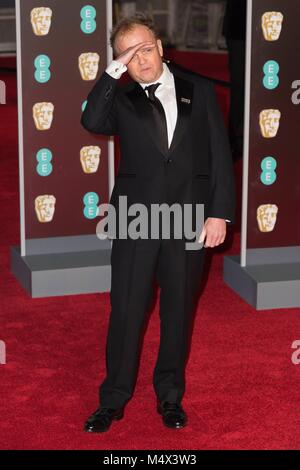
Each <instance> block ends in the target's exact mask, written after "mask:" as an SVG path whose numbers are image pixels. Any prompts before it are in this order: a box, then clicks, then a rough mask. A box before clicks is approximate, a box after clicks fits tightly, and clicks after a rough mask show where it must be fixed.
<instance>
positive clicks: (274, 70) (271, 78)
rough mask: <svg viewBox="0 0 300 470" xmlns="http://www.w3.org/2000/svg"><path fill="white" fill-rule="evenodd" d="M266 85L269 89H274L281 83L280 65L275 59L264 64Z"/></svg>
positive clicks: (264, 81) (264, 82)
mask: <svg viewBox="0 0 300 470" xmlns="http://www.w3.org/2000/svg"><path fill="white" fill-rule="evenodd" d="M263 70H264V74H265V76H264V79H263V84H264V87H265V88H267V89H268V90H274V89H275V88H277V87H278V85H279V77H278V73H279V65H278V63H277V62H276V61H275V60H268V62H266V63H265V65H264V69H263Z"/></svg>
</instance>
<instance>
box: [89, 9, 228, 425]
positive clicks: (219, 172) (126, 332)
mask: <svg viewBox="0 0 300 470" xmlns="http://www.w3.org/2000/svg"><path fill="white" fill-rule="evenodd" d="M111 44H112V47H113V49H114V53H115V57H116V59H115V60H114V61H113V62H112V63H111V64H110V65H109V66H108V68H107V69H106V71H105V72H104V73H103V74H102V76H101V77H100V79H99V80H98V82H97V83H96V84H95V86H94V88H93V89H92V91H91V92H90V94H89V96H88V103H87V106H86V108H85V111H84V112H83V115H82V119H81V122H82V125H83V126H84V127H85V128H86V129H87V130H89V131H90V132H95V133H99V134H105V135H119V138H120V147H121V159H120V167H119V172H118V175H117V177H116V182H115V186H114V189H113V192H112V195H111V199H110V203H111V204H113V205H114V207H117V206H118V199H119V196H127V198H128V205H129V204H135V203H142V204H144V205H145V206H146V207H147V208H149V209H150V208H151V206H152V205H153V204H163V203H165V204H168V205H169V206H171V205H172V204H174V203H178V204H180V205H181V206H182V207H183V206H184V204H191V205H193V207H195V205H196V204H204V214H205V222H204V225H203V227H202V231H201V236H200V238H199V239H197V240H196V242H198V243H200V244H201V243H202V244H204V247H203V248H202V249H199V250H187V249H186V240H185V237H184V236H183V237H182V238H179V239H178V238H176V237H175V236H173V237H172V236H170V238H169V239H168V238H164V237H162V236H161V234H160V236H159V237H158V238H156V239H155V238H148V239H144V238H138V239H132V238H127V239H121V238H118V237H117V238H115V239H114V240H113V246H112V253H111V268H112V281H111V293H110V299H111V313H110V320H109V329H108V336H107V344H106V377H105V380H104V381H103V382H102V384H101V386H100V407H99V408H98V409H97V410H96V411H95V412H94V413H93V414H92V415H91V416H90V417H89V418H88V420H87V421H86V423H85V428H84V429H85V431H87V432H104V431H107V430H108V429H109V427H110V425H111V423H112V421H113V420H119V419H121V418H122V417H123V414H124V408H125V405H126V403H127V402H128V400H129V399H130V398H131V397H132V394H133V390H134V386H135V381H136V376H137V369H138V360H139V352H140V339H141V332H142V327H143V322H144V318H145V313H146V312H147V309H148V307H149V303H150V301H151V297H152V293H153V292H152V290H153V281H154V279H155V277H156V280H157V282H158V284H159V286H160V288H161V290H160V346H159V352H158V357H157V361H156V365H155V368H154V373H153V387H154V391H155V394H156V398H157V412H158V413H159V414H160V415H162V420H163V423H164V425H165V426H167V427H170V428H174V429H178V428H181V427H183V426H185V425H186V424H187V414H186V412H185V411H184V409H183V407H182V404H181V402H182V398H183V394H184V391H185V374H184V371H185V363H186V359H187V355H188V343H189V341H188V340H189V337H190V331H191V324H192V313H193V312H194V311H195V307H196V302H197V296H198V291H199V284H200V280H201V276H202V271H203V263H204V254H205V250H206V249H207V247H215V246H218V245H220V244H221V243H223V242H224V239H225V236H226V220H227V221H231V222H232V221H233V219H234V211H235V207H234V204H235V202H234V180H233V171H232V159H231V155H230V148H229V144H228V141H227V137H226V131H225V129H224V125H223V122H222V116H221V113H220V111H219V108H218V106H217V104H216V100H215V96H214V90H213V86H212V85H211V83H210V82H209V81H207V80H205V79H202V78H200V77H199V76H198V75H197V74H193V73H190V72H187V71H183V70H182V69H179V68H176V67H175V66H171V65H167V64H166V63H164V62H163V59H162V57H163V48H162V43H161V41H160V40H159V39H158V37H157V34H156V32H155V30H154V27H153V24H152V22H151V21H150V20H149V19H148V18H146V17H145V16H143V15H136V16H134V17H131V18H127V19H123V20H121V22H120V23H119V24H118V25H117V26H116V27H115V28H114V30H113V32H112V35H111ZM126 70H127V71H128V73H129V75H130V77H131V79H132V81H131V82H130V83H129V84H126V85H125V86H119V82H118V79H119V78H120V77H121V75H122V73H123V72H125V71H126ZM171 232H172V231H171ZM141 406H143V405H141Z"/></svg>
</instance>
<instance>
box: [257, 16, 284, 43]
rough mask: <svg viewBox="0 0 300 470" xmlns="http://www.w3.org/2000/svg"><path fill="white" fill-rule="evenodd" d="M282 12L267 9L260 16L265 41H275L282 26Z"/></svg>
mask: <svg viewBox="0 0 300 470" xmlns="http://www.w3.org/2000/svg"><path fill="white" fill-rule="evenodd" d="M282 21H283V14H282V13H280V11H267V12H266V13H264V14H263V16H262V18H261V24H262V29H263V33H264V38H265V40H266V41H277V40H278V39H279V37H280V33H281V28H282Z"/></svg>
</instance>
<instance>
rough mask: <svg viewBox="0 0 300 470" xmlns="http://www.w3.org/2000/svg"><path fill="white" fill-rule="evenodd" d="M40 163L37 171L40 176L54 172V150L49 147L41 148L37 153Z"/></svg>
mask: <svg viewBox="0 0 300 470" xmlns="http://www.w3.org/2000/svg"><path fill="white" fill-rule="evenodd" d="M36 159H37V162H38V165H37V167H36V171H37V172H38V174H39V175H40V176H49V175H50V174H51V173H52V170H53V167H52V163H51V160H52V152H51V151H50V150H49V149H40V150H39V151H38V153H37V154H36Z"/></svg>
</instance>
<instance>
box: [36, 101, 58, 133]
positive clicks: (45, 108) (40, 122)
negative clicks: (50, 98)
mask: <svg viewBox="0 0 300 470" xmlns="http://www.w3.org/2000/svg"><path fill="white" fill-rule="evenodd" d="M53 111H54V105H53V104H52V103H35V105H34V106H33V108H32V113H33V119H34V123H35V127H36V128H37V130H38V131H47V130H48V129H50V127H51V124H52V120H53Z"/></svg>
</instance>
